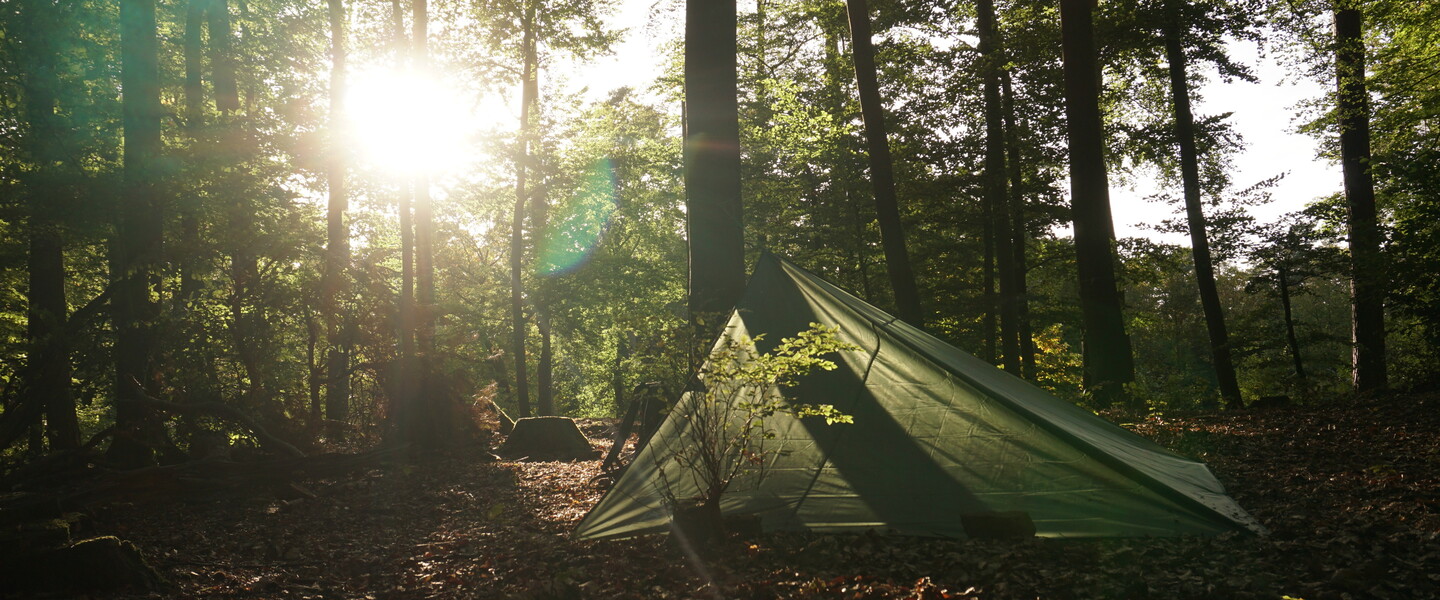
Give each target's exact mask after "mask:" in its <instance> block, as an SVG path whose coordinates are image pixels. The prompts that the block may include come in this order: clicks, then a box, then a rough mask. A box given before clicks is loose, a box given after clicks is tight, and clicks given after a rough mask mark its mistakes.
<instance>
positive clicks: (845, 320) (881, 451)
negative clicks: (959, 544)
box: [575, 253, 1265, 538]
mask: <svg viewBox="0 0 1440 600" xmlns="http://www.w3.org/2000/svg"><path fill="white" fill-rule="evenodd" d="M812 322H814V323H822V324H825V325H835V326H839V328H840V334H839V337H840V338H841V339H843V340H845V341H848V342H850V343H852V344H855V345H857V346H859V347H861V348H862V350H859V351H849V352H842V353H840V356H839V357H838V358H837V359H836V362H837V363H839V368H838V369H835V370H833V371H820V372H815V373H812V374H810V375H808V376H806V377H805V378H803V379H802V380H801V381H800V382H799V384H798V385H796V386H794V387H790V388H786V389H784V390H783V393H784V395H785V396H786V399H787V400H790V401H793V402H797V403H807V404H832V405H834V406H835V407H836V408H837V409H839V410H840V411H842V412H844V413H846V414H849V415H851V416H852V417H853V418H854V422H853V423H850V424H834V425H825V424H824V421H823V420H820V419H815V418H806V419H795V418H791V417H788V416H780V415H777V416H776V417H774V418H772V419H771V420H770V422H769V423H768V424H767V428H771V429H774V430H775V432H776V438H775V439H773V440H769V441H767V442H766V443H767V444H768V446H767V448H768V449H772V451H771V452H769V453H768V454H767V456H768V459H769V460H770V461H773V462H772V464H770V466H769V469H768V473H767V474H766V476H765V477H764V478H763V479H762V480H761V481H760V482H759V484H758V485H755V482H753V481H750V482H747V481H744V480H741V481H739V482H738V483H737V484H736V485H734V486H732V487H731V489H729V490H727V491H726V492H725V494H724V496H723V498H722V500H721V510H722V511H723V512H724V514H726V515H727V516H731V515H754V516H758V517H759V520H760V523H761V527H762V528H763V529H764V530H766V531H779V530H810V531H822V532H862V531H867V530H876V531H879V532H895V533H899V534H908V535H925V536H948V537H958V538H963V537H966V535H965V529H964V526H963V525H962V517H964V516H966V515H983V514H986V513H993V512H1009V511H1024V512H1025V513H1027V514H1028V515H1029V517H1030V519H1031V520H1032V521H1033V522H1034V524H1035V529H1036V535H1040V536H1050V537H1096V536H1169V535H1181V534H1201V535H1204V534H1216V533H1221V532H1225V531H1237V530H1238V531H1251V532H1255V533H1263V532H1264V531H1265V530H1264V528H1263V527H1262V526H1260V524H1259V523H1257V522H1256V521H1255V519H1253V518H1252V517H1251V516H1250V515H1249V514H1247V513H1246V512H1245V511H1244V509H1242V508H1240V506H1238V505H1237V504H1236V503H1235V501H1234V500H1232V499H1231V498H1230V497H1229V496H1228V495H1226V494H1225V490H1224V488H1223V487H1222V486H1221V485H1220V483H1219V482H1218V481H1216V480H1215V477H1214V475H1212V474H1211V473H1210V470H1209V469H1208V468H1207V467H1206V466H1205V465H1204V464H1202V463H1199V462H1196V461H1194V460H1191V459H1188V458H1184V457H1181V456H1178V455H1176V454H1173V453H1171V452H1169V451H1167V450H1165V449H1163V448H1161V447H1159V446H1157V445H1155V444H1153V443H1151V442H1150V441H1148V440H1146V439H1144V438H1141V437H1140V436H1138V435H1136V434H1134V433H1131V432H1129V431H1126V430H1124V429H1121V428H1119V427H1116V426H1115V425H1112V424H1110V423H1108V422H1106V421H1105V420H1103V419H1101V418H1099V417H1097V416H1095V415H1094V414H1092V413H1090V412H1088V411H1086V410H1083V409H1081V408H1078V407H1076V406H1074V405H1071V404H1070V403H1068V402H1065V401H1063V400H1060V399H1058V398H1055V397H1054V396H1051V395H1050V394H1049V393H1047V392H1045V391H1044V390H1042V389H1040V388H1038V387H1036V386H1034V385H1032V384H1030V383H1029V382H1026V381H1024V380H1022V379H1019V378H1017V377H1015V376H1013V375H1011V374H1009V373H1006V372H1004V371H1002V370H1000V369H997V368H996V367H994V366H992V365H990V364H988V363H986V362H984V361H981V360H980V359H977V358H975V357H973V356H971V355H969V354H966V353H965V352H962V351H960V350H959V349H957V348H955V347H953V346H950V345H949V344H946V343H945V342H942V341H940V340H939V339H936V338H935V337H933V336H931V335H928V334H926V333H925V332H923V331H920V330H919V329H916V328H915V327H911V326H910V325H907V324H905V323H903V322H901V321H899V320H897V319H896V318H895V317H892V316H890V315H889V314H886V313H885V312H884V311H881V310H879V309H877V308H875V307H874V306H871V305H870V304H868V303H866V302H864V301H862V300H860V299H859V298H856V297H855V296H852V295H850V294H849V293H846V292H845V291H843V290H841V289H839V288H837V287H835V286H833V285H831V284H829V283H828V282H826V281H824V280H822V279H820V278H819V277H817V276H815V275H814V274H811V273H809V272H807V271H805V270H803V269H800V268H799V267H797V266H795V265H794V264H792V263H790V262H788V261H786V260H784V259H781V258H779V257H776V256H774V255H771V254H768V253H767V254H766V255H764V256H762V257H761V259H760V261H759V263H758V264H757V265H756V267H755V271H754V273H753V274H752V275H751V278H750V283H749V285H748V287H747V288H746V290H745V294H744V297H743V298H742V299H741V301H740V303H739V304H738V305H737V307H736V311H735V313H734V315H733V316H732V317H731V319H730V321H729V324H728V326H727V328H726V330H725V332H724V334H723V335H727V336H752V337H753V336H755V335H757V334H761V333H764V334H765V338H764V339H763V340H762V341H761V342H760V343H759V344H758V346H759V350H761V351H768V350H769V349H770V348H771V347H773V346H774V344H776V343H778V342H779V340H780V339H781V338H782V337H789V336H793V335H795V334H796V333H797V332H800V331H803V330H805V329H807V328H808V326H809V324H810V323H812ZM717 347H718V345H717ZM692 401H694V398H692V397H691V396H690V395H687V396H685V397H682V398H681V400H680V402H692ZM681 412H683V411H679V410H677V411H674V412H673V413H672V414H679V413H681ZM687 426H689V424H688V423H686V422H682V419H679V418H673V417H672V418H670V419H667V420H666V422H665V423H664V424H662V425H661V427H660V429H659V430H658V431H656V433H655V435H654V437H652V438H651V440H650V443H649V444H648V445H646V447H645V449H644V450H643V451H642V452H641V453H640V454H639V455H638V456H636V457H635V460H634V461H633V462H632V463H631V465H630V467H629V468H628V469H627V470H626V471H625V473H624V475H623V476H621V478H620V480H619V481H617V482H616V483H615V486H614V487H613V488H612V489H611V490H610V492H609V493H608V494H606V495H605V497H604V498H603V499H601V500H600V503H599V504H597V505H596V506H595V508H594V509H592V510H591V511H590V514H589V515H587V516H586V517H585V519H584V521H582V522H581V523H580V526H579V528H578V529H577V530H576V531H575V535H576V536H577V537H579V538H605V537H616V536H632V535H639V534H645V533H655V532H662V531H668V528H669V513H668V509H667V506H666V502H665V497H664V495H663V494H662V491H661V489H662V486H661V485H660V481H661V479H660V478H661V477H664V478H665V479H666V480H667V481H668V482H670V485H671V486H672V487H671V493H672V494H673V495H674V496H675V497H679V498H684V497H686V495H687V494H690V495H693V494H694V493H695V492H696V491H697V490H695V489H694V488H693V486H692V487H688V488H687V487H686V486H687V485H690V484H688V483H687V482H688V481H690V477H689V476H688V474H686V473H685V472H683V471H681V470H680V468H679V467H678V466H677V465H676V464H675V461H673V460H669V459H668V457H669V456H671V455H672V454H670V453H669V452H667V448H671V447H673V445H674V444H676V443H678V442H679V440H680V439H682V437H683V436H682V435H681V434H682V432H683V428H685V427H687Z"/></svg>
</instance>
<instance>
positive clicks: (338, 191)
mask: <svg viewBox="0 0 1440 600" xmlns="http://www.w3.org/2000/svg"><path fill="white" fill-rule="evenodd" d="M328 8H329V20H330V148H329V150H330V151H329V153H328V159H329V161H328V164H326V165H325V177H326V183H327V187H328V188H329V189H328V192H329V196H330V197H329V205H328V207H327V209H328V210H327V212H326V219H325V239H326V244H325V275H324V278H325V280H324V282H322V284H321V289H322V290H323V293H324V297H325V300H324V302H325V304H324V311H325V339H326V348H325V352H326V357H325V418H326V419H328V420H330V421H334V422H337V423H343V422H344V421H345V420H347V419H349V418H350V347H349V343H348V342H349V340H348V339H346V336H345V313H346V310H345V300H346V298H347V297H348V296H349V289H350V284H349V280H350V273H349V271H350V269H349V267H350V226H349V224H348V223H346V222H345V213H346V211H348V210H349V209H350V199H349V196H347V195H346V189H345V174H346V170H347V169H348V167H349V165H348V162H349V161H347V160H346V157H347V155H346V148H347V147H348V144H347V143H346V141H345V139H344V136H345V131H346V129H345V126H346V121H345V92H346V90H345V76H346V58H347V57H346V51H345V35H346V34H345V0H329V7H328Z"/></svg>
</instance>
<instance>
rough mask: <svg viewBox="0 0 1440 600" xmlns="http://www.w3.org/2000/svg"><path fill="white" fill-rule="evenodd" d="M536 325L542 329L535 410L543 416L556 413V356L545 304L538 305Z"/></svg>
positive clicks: (537, 367)
mask: <svg viewBox="0 0 1440 600" xmlns="http://www.w3.org/2000/svg"><path fill="white" fill-rule="evenodd" d="M537 304H539V303H537ZM535 327H536V328H537V329H539V330H540V358H539V364H538V365H537V366H536V369H535V387H536V392H537V394H536V397H535V411H536V412H538V413H539V414H540V415H541V416H548V415H553V414H555V389H554V381H553V377H554V371H555V369H554V364H555V356H554V354H553V353H552V349H551V347H550V341H551V335H550V334H551V330H550V315H549V314H547V313H546V312H545V307H544V306H543V305H540V306H537V307H536V311H535Z"/></svg>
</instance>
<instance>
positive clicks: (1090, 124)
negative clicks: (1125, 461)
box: [1060, 0, 1144, 409]
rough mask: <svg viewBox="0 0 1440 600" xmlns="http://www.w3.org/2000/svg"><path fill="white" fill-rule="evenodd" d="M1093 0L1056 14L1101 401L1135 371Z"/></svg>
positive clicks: (1087, 351)
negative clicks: (1120, 283) (1117, 247)
mask: <svg viewBox="0 0 1440 600" xmlns="http://www.w3.org/2000/svg"><path fill="white" fill-rule="evenodd" d="M1095 2H1096V0H1060V20H1061V34H1062V38H1063V39H1062V41H1063V46H1064V59H1065V116H1066V123H1067V130H1068V134H1069V135H1068V140H1069V150H1070V152H1069V153H1070V202H1071V212H1072V218H1073V220H1074V224H1075V262H1076V266H1077V268H1078V270H1079V283H1080V309H1081V313H1082V319H1083V320H1084V327H1085V346H1084V361H1085V387H1086V390H1087V391H1088V392H1090V393H1091V394H1092V395H1093V396H1094V397H1095V399H1096V400H1098V401H1099V402H1100V403H1101V404H1112V403H1114V402H1118V401H1122V400H1124V399H1125V398H1126V394H1125V391H1124V384H1125V383H1127V382H1129V381H1132V380H1133V379H1134V378H1135V375H1134V372H1135V367H1134V359H1133V357H1132V355H1131V349H1130V339H1129V337H1128V336H1126V335H1125V320H1124V316H1123V315H1122V313H1121V309H1120V304H1121V301H1120V293H1119V291H1118V290H1117V288H1116V283H1115V252H1114V247H1113V245H1114V242H1115V226H1114V223H1113V222H1112V221H1111V216H1110V189H1109V182H1108V180H1107V177H1106V172H1105V155H1104V150H1105V147H1104V146H1105V144H1104V130H1103V128H1102V127H1101V118H1100V67H1099V64H1098V53H1097V51H1096V48H1095V34H1094V29H1093V26H1092V23H1091V10H1092V9H1093V8H1094V7H1095ZM1131 408H1135V409H1141V408H1144V407H1143V406H1138V405H1137V406H1132V407H1131Z"/></svg>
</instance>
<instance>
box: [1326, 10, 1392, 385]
mask: <svg viewBox="0 0 1440 600" xmlns="http://www.w3.org/2000/svg"><path fill="white" fill-rule="evenodd" d="M1363 31H1364V20H1363V16H1362V15H1361V13H1360V9H1358V8H1341V9H1339V10H1336V11H1335V79H1336V85H1337V88H1338V91H1337V93H1336V99H1337V106H1336V109H1337V111H1336V112H1337V113H1338V115H1339V122H1340V123H1339V124H1340V165H1341V167H1342V169H1343V171H1344V174H1345V205H1346V208H1347V209H1348V210H1349V225H1350V240H1349V242H1350V327H1351V340H1352V341H1353V343H1354V346H1353V350H1352V354H1351V356H1352V364H1353V371H1352V373H1353V379H1354V384H1355V391H1357V392H1360V393H1367V392H1374V391H1377V390H1383V389H1385V387H1386V385H1387V381H1386V380H1387V376H1386V372H1385V293H1386V290H1385V285H1386V284H1385V262H1384V260H1383V259H1382V257H1381V255H1380V243H1381V241H1382V234H1381V232H1380V227H1379V225H1378V219H1377V216H1376V210H1375V179H1374V176H1373V174H1372V173H1371V172H1370V163H1371V161H1370V100H1369V96H1368V95H1367V94H1368V92H1367V91H1366V85H1365V40H1364V37H1363Z"/></svg>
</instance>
